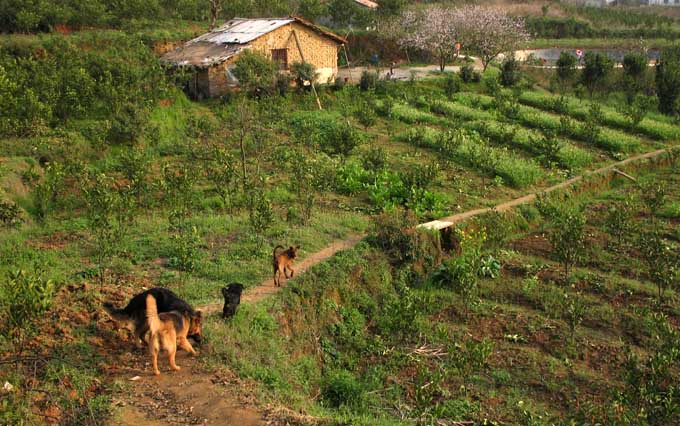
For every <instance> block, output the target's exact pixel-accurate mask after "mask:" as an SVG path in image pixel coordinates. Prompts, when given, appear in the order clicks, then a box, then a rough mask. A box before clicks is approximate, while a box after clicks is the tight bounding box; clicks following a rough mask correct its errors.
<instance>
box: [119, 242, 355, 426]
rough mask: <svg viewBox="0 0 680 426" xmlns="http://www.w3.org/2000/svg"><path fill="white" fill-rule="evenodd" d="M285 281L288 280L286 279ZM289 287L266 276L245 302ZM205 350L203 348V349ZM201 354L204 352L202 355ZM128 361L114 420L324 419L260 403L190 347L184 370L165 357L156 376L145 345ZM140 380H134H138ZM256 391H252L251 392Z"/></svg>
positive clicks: (143, 424) (257, 424) (124, 425)
mask: <svg viewBox="0 0 680 426" xmlns="http://www.w3.org/2000/svg"><path fill="white" fill-rule="evenodd" d="M362 238H363V235H352V236H350V237H349V238H347V239H345V240H340V241H335V242H333V243H332V244H330V245H329V246H327V247H326V248H324V249H323V250H321V251H318V252H316V253H313V254H311V255H310V256H308V257H307V258H305V259H303V260H302V261H301V262H300V263H298V264H297V267H296V268H295V272H296V274H301V273H304V272H305V271H306V270H307V269H309V268H310V267H312V266H314V265H316V264H317V263H320V262H323V261H324V260H326V259H328V258H330V257H331V256H333V255H334V254H335V253H337V252H338V251H341V250H346V249H349V248H351V247H353V246H354V245H356V244H357V243H358V242H359V241H361V239H362ZM284 285H285V283H284ZM282 288H283V286H281V287H276V286H274V282H273V280H266V281H264V282H262V283H261V284H260V285H258V286H256V287H253V288H251V289H250V290H249V291H248V292H247V293H245V294H244V296H243V298H242V299H241V300H242V302H243V303H256V302H258V301H260V300H262V299H264V298H266V297H269V296H270V295H272V294H274V293H276V292H278V291H280V290H281V289H282ZM200 308H201V309H203V311H204V312H205V313H208V314H210V313H215V312H221V310H222V303H213V304H208V305H205V306H201V307H200ZM199 351H200V348H199ZM199 357H200V355H199ZM124 361H125V362H123V363H121V365H119V366H117V368H116V371H115V373H114V374H113V377H112V379H113V380H118V381H119V382H126V383H127V384H128V385H127V386H125V387H126V388H127V389H126V390H125V391H124V392H122V393H121V395H119V396H118V398H119V400H117V401H115V404H116V405H118V406H120V407H121V408H120V410H119V412H118V415H117V417H116V418H115V419H114V420H113V422H112V424H114V425H118V426H160V425H196V424H201V425H203V424H205V425H238V426H261V425H277V424H286V425H295V424H300V425H302V424H318V423H320V420H319V419H316V418H308V416H301V415H299V414H297V413H291V412H288V411H286V410H285V409H281V408H275V409H272V408H267V407H266V408H261V407H258V403H257V401H256V399H255V398H254V397H253V396H252V393H250V392H249V391H248V389H247V386H245V385H244V384H243V383H242V382H241V381H240V380H239V379H238V378H236V377H235V376H233V375H230V376H225V374H227V373H211V372H207V371H205V370H204V369H203V368H202V367H201V365H200V363H199V361H198V360H197V359H195V358H192V357H191V356H189V355H188V354H187V353H185V352H179V353H178V356H177V364H178V365H179V366H180V367H181V368H182V369H181V371H179V372H174V371H168V370H167V367H166V370H165V371H164V370H163V366H164V365H165V366H167V360H166V359H164V358H163V357H161V360H160V365H161V375H160V376H157V377H156V376H154V375H153V374H152V373H151V367H150V366H149V357H148V355H147V354H146V351H145V350H142V349H139V348H138V349H134V350H133V351H132V353H129V354H127V357H126V359H124ZM132 379H134V380H132ZM249 394H250V396H249Z"/></svg>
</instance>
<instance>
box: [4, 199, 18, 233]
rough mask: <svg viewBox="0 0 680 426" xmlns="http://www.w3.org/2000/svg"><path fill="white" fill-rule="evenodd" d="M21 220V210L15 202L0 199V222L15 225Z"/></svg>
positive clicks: (9, 225)
mask: <svg viewBox="0 0 680 426" xmlns="http://www.w3.org/2000/svg"><path fill="white" fill-rule="evenodd" d="M22 221H23V219H22V217H21V210H20V209H19V206H17V205H16V203H12V202H10V201H3V200H0V224H2V225H3V226H8V227H11V226H16V225H18V224H20V223H21V222H22Z"/></svg>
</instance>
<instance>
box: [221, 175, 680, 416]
mask: <svg viewBox="0 0 680 426" xmlns="http://www.w3.org/2000/svg"><path fill="white" fill-rule="evenodd" d="M676 167H677V166H676ZM640 183H641V185H642V187H643V188H646V190H650V189H651V188H656V187H657V185H664V188H666V191H667V192H665V196H666V197H668V198H666V201H664V202H663V207H661V208H660V209H659V210H658V211H657V213H656V214H650V213H649V211H648V207H645V203H644V202H643V201H642V199H643V198H645V194H644V190H640V189H638V188H637V187H636V185H632V184H630V183H628V182H626V181H624V180H623V179H616V180H614V181H613V182H612V184H611V185H612V186H611V187H610V188H609V189H607V190H606V191H605V192H603V193H602V194H600V195H594V194H582V195H581V196H579V197H573V196H572V197H569V196H568V195H569V194H561V195H559V197H558V198H557V199H553V200H545V199H543V200H541V203H539V204H537V206H536V207H534V206H526V207H524V208H521V209H520V210H518V211H516V212H514V213H512V214H510V215H507V216H506V215H503V216H500V217H496V216H493V215H492V216H489V217H483V218H481V219H480V220H478V221H476V222H474V223H469V224H466V225H463V226H462V227H461V228H459V231H458V232H459V233H460V235H461V236H462V241H463V243H462V244H463V246H462V258H464V259H467V260H468V261H470V262H472V261H473V258H474V256H481V261H482V265H484V267H486V268H488V269H484V267H483V268H482V269H481V270H480V277H479V278H474V281H475V283H474V285H472V286H471V287H469V288H465V287H461V285H460V282H459V281H458V280H457V279H456V278H455V277H456V276H459V275H460V274H463V273H464V272H463V270H462V269H461V268H464V265H465V263H464V262H463V263H461V262H460V259H461V258H460V257H457V256H454V257H453V258H451V259H450V260H444V261H443V263H441V264H439V265H437V264H438V262H437V260H435V259H434V258H432V257H431V254H432V247H431V246H429V244H428V243H427V242H425V243H423V242H422V241H421V243H420V244H416V245H418V247H420V250H423V251H419V252H418V256H417V259H415V260H414V261H413V262H405V263H399V261H398V259H397V258H395V257H391V256H389V255H387V254H386V253H385V252H383V251H381V250H378V249H376V248H375V247H376V246H372V245H370V244H364V245H362V246H359V247H358V248H356V249H354V250H352V251H349V252H345V253H342V254H341V255H339V256H337V257H335V258H334V259H333V260H332V261H330V262H328V263H327V264H324V265H321V266H319V267H317V268H314V270H313V271H312V272H310V273H308V274H307V275H305V276H303V277H301V278H299V279H296V280H295V283H294V284H291V285H290V286H289V287H288V288H286V290H285V291H284V292H283V293H282V294H281V295H280V296H276V298H275V301H273V302H272V303H271V304H270V303H267V304H264V305H257V306H244V307H243V309H242V310H241V312H240V313H239V315H238V316H237V317H236V318H235V319H234V320H233V321H232V322H230V323H228V324H227V325H226V326H225V325H224V324H223V323H222V322H221V321H214V322H212V323H210V328H209V330H210V337H211V342H212V343H213V353H212V354H211V356H212V357H213V358H214V360H215V362H216V364H217V365H221V364H222V363H227V365H229V366H232V367H233V368H235V369H237V371H239V372H241V374H243V375H245V376H247V377H250V378H253V379H254V380H256V381H257V382H259V383H260V384H261V386H262V388H263V389H264V390H265V391H266V393H267V394H268V395H269V396H270V398H272V399H273V400H276V401H282V402H283V403H284V404H286V405H288V406H293V407H295V408H299V409H301V410H304V412H306V413H309V414H312V415H314V416H318V417H321V418H326V417H330V418H332V419H335V420H337V421H340V422H348V423H349V424H367V425H368V424H370V425H375V424H385V425H387V424H394V425H396V424H409V423H411V422H413V421H420V422H424V423H425V424H430V423H432V424H436V422H443V424H452V422H453V421H473V422H474V424H527V425H528V424H531V425H533V424H565V425H566V424H582V423H583V422H587V423H590V422H594V423H597V424H670V423H672V422H673V421H674V420H673V419H674V418H676V412H675V410H676V408H677V406H678V405H677V404H678V403H679V402H680V401H679V400H678V398H677V395H676V394H675V393H674V392H675V391H676V389H677V381H678V378H679V374H680V370H679V369H678V364H677V360H678V356H679V354H678V352H677V348H678V344H680V334H678V328H677V327H678V321H679V320H680V305H678V293H677V288H676V290H673V291H666V292H665V293H664V298H663V301H662V302H659V301H658V299H657V289H656V288H655V286H654V284H653V283H652V282H650V276H649V275H648V274H647V272H645V271H646V267H645V260H644V254H642V253H641V252H640V251H639V245H638V244H639V242H638V241H639V238H642V237H641V235H645V232H648V231H649V229H650V228H657V229H659V230H660V232H661V234H662V235H664V238H668V239H669V241H673V242H671V243H670V244H671V246H670V247H671V248H670V250H676V251H677V248H678V246H677V241H678V237H679V235H678V233H677V218H674V219H672V218H669V213H670V212H671V211H673V210H674V209H676V207H677V202H676V201H671V200H677V188H678V185H677V184H678V174H677V168H664V169H660V170H658V171H655V172H651V173H646V174H645V175H644V176H642V177H641V181H640ZM565 200H568V201H567V203H568V204H578V205H579V208H583V209H584V210H583V211H584V215H585V217H586V225H585V234H584V238H585V241H586V244H585V248H584V249H583V253H582V255H583V257H582V260H581V261H579V262H578V263H577V266H576V267H575V268H574V269H573V271H572V272H571V273H570V275H569V277H568V278H566V279H565V277H564V276H563V269H562V267H561V266H560V264H559V262H558V257H556V255H555V252H554V247H552V245H553V244H554V243H552V244H551V242H550V241H551V238H552V236H553V235H555V234H556V233H557V232H559V230H558V229H555V226H557V225H556V224H555V223H554V222H553V221H552V220H551V219H546V218H545V216H542V215H541V213H539V211H543V212H547V211H549V210H550V208H548V207H549V206H552V208H560V209H562V208H565V207H564V202H565ZM551 203H557V204H551ZM558 206H559V207H558ZM622 208H625V209H628V210H626V211H627V214H628V215H629V217H630V220H631V223H630V224H629V225H628V227H627V228H626V230H627V232H625V234H624V235H623V238H622V240H620V241H619V240H618V238H616V237H615V236H614V235H612V233H611V232H608V231H607V229H612V228H611V226H612V223H613V222H612V215H613V213H612V212H614V211H616V209H622ZM548 216H550V214H548ZM670 216H671V217H672V216H673V214H672V213H670ZM380 226H384V223H381V225H380ZM378 238H379V237H378ZM378 241H380V240H378ZM378 241H376V242H378ZM411 243H413V242H411ZM407 244H408V243H403V245H401V246H399V248H401V249H404V248H406V247H407ZM480 249H481V251H478V250H480ZM475 251H478V252H477V253H476V254H475V253H474V252H475ZM669 255H670V256H675V254H670V253H669ZM490 259H496V260H498V261H499V262H500V264H502V268H501V269H500V270H496V269H494V267H493V266H492V261H490ZM676 273H677V272H676ZM262 354H267V355H266V356H262ZM485 422H486V423H485ZM669 422H670V423H669Z"/></svg>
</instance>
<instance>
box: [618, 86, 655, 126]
mask: <svg viewBox="0 0 680 426" xmlns="http://www.w3.org/2000/svg"><path fill="white" fill-rule="evenodd" d="M655 104H656V100H655V99H654V98H653V97H651V96H645V95H642V94H638V95H635V96H634V97H633V99H632V101H631V102H630V104H629V105H628V107H627V108H626V109H625V110H624V112H625V114H626V117H627V118H628V121H629V125H630V128H631V129H635V128H636V127H637V126H638V124H640V122H642V120H644V118H645V116H646V115H647V113H648V112H649V111H650V110H652V108H654V107H655Z"/></svg>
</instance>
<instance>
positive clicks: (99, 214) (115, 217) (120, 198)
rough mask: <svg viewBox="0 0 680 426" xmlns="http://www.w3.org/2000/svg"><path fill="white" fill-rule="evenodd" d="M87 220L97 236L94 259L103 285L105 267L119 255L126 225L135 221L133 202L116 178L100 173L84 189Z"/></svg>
mask: <svg viewBox="0 0 680 426" xmlns="http://www.w3.org/2000/svg"><path fill="white" fill-rule="evenodd" d="M84 192H85V200H86V202H87V219H88V225H89V228H90V231H91V232H92V234H93V235H94V237H95V243H96V245H95V259H96V261H97V265H98V266H99V279H100V282H101V284H102V285H103V284H104V280H105V271H106V266H107V265H108V264H109V263H110V261H111V258H112V257H113V256H115V255H116V254H118V252H119V250H120V243H121V241H122V239H123V236H124V233H125V230H126V225H128V224H129V223H130V222H131V221H132V214H133V210H134V209H133V207H134V203H133V202H132V198H130V197H126V196H124V195H123V193H122V192H119V191H117V190H116V189H115V188H114V187H113V179H112V178H111V177H109V176H106V175H105V174H103V173H99V174H97V175H96V176H95V177H94V179H93V180H92V181H91V182H90V183H89V185H88V187H87V188H86V189H85V190H84Z"/></svg>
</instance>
